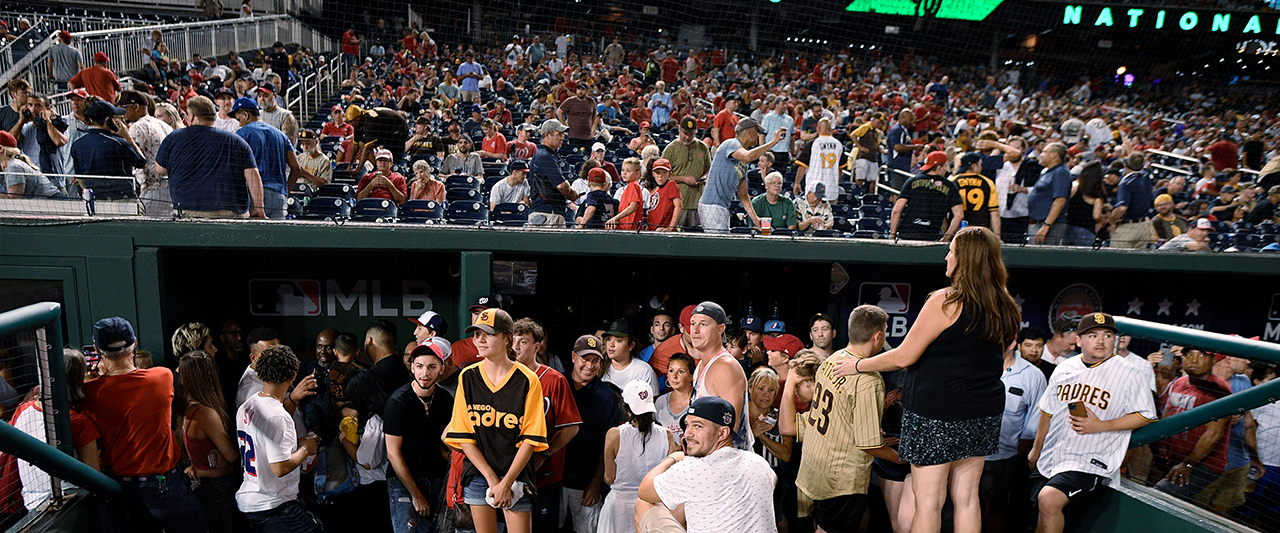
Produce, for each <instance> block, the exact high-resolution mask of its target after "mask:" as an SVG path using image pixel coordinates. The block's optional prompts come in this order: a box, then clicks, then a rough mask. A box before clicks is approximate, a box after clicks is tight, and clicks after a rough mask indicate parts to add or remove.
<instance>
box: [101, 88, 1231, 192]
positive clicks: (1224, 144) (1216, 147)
mask: <svg viewBox="0 0 1280 533" xmlns="http://www.w3.org/2000/svg"><path fill="white" fill-rule="evenodd" d="M89 92H93V91H89ZM1205 151H1206V152H1209V159H1210V160H1212V161H1213V168H1216V169H1218V171H1220V172H1222V171H1226V170H1227V169H1229V168H1240V145H1238V144H1236V143H1235V141H1233V140H1231V135H1230V134H1228V133H1227V132H1225V131H1224V132H1222V140H1220V141H1218V142H1216V143H1213V144H1211V145H1209V147H1208V148H1205Z"/></svg>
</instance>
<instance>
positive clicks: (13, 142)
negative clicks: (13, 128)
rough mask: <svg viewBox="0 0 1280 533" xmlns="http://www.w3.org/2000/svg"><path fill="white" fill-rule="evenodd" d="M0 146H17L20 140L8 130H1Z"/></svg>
mask: <svg viewBox="0 0 1280 533" xmlns="http://www.w3.org/2000/svg"><path fill="white" fill-rule="evenodd" d="M0 146H3V147H5V148H17V147H18V140H17V139H15V138H13V134H11V133H9V132H7V131H0Z"/></svg>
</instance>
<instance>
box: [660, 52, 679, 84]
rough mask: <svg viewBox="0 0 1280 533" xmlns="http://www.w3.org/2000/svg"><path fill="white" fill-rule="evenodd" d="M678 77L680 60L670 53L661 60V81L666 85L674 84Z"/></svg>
mask: <svg viewBox="0 0 1280 533" xmlns="http://www.w3.org/2000/svg"><path fill="white" fill-rule="evenodd" d="M678 79H680V62H679V61H676V58H675V57H673V56H672V55H671V54H667V58H666V59H663V60H662V81H663V82H664V83H666V84H667V85H673V84H675V82H676V80H678Z"/></svg>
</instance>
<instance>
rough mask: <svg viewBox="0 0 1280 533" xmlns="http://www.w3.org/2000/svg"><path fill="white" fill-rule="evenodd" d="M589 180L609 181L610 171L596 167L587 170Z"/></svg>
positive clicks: (594, 181)
mask: <svg viewBox="0 0 1280 533" xmlns="http://www.w3.org/2000/svg"><path fill="white" fill-rule="evenodd" d="M587 181H589V182H591V183H607V182H608V181H609V173H608V172H605V171H604V169H603V168H600V167H596V168H593V169H591V171H590V172H587Z"/></svg>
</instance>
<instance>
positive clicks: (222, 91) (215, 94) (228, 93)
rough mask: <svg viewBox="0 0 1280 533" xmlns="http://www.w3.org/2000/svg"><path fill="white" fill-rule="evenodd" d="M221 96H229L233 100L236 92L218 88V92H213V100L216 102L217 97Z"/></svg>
mask: <svg viewBox="0 0 1280 533" xmlns="http://www.w3.org/2000/svg"><path fill="white" fill-rule="evenodd" d="M223 95H226V96H230V97H231V98H232V99H233V100H234V99H235V97H236V92H235V91H233V90H231V89H229V88H227V87H219V88H218V90H216V91H213V98H214V99H215V100H217V99H218V97H220V96H223Z"/></svg>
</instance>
